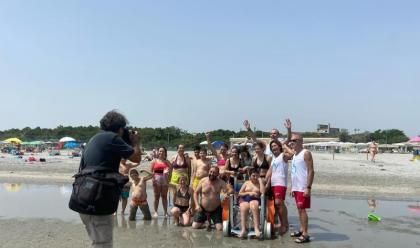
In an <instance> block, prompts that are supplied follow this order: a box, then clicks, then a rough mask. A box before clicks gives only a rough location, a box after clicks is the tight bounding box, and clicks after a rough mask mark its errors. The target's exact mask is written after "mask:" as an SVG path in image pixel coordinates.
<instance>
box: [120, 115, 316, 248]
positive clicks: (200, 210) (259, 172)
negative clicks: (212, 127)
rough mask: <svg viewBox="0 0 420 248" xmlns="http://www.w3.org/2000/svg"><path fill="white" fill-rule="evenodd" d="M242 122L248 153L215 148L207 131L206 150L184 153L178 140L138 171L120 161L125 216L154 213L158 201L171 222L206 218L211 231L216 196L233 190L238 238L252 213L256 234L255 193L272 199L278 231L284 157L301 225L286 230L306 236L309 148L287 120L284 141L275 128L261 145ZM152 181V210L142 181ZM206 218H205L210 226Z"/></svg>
mask: <svg viewBox="0 0 420 248" xmlns="http://www.w3.org/2000/svg"><path fill="white" fill-rule="evenodd" d="M244 126H245V128H246V129H247V130H248V132H249V136H250V138H251V139H252V142H253V150H254V154H253V155H251V153H250V151H249V150H248V147H247V146H239V147H238V146H234V147H232V148H231V149H230V150H229V147H228V145H226V144H222V145H221V146H220V150H216V149H215V148H214V147H213V146H212V145H211V143H212V142H211V138H210V135H209V133H206V138H207V144H208V146H207V149H206V148H203V147H200V146H197V147H195V148H194V155H193V156H192V157H189V156H188V155H187V154H186V153H185V147H184V145H182V144H181V145H178V147H177V153H176V155H175V156H173V157H172V158H170V159H168V158H167V149H166V148H165V147H160V148H157V149H156V151H157V154H156V156H154V158H153V159H152V160H151V162H150V170H141V171H140V173H141V174H142V175H143V176H142V177H139V172H138V171H137V170H136V169H133V168H134V167H136V166H138V165H139V164H138V163H137V164H132V163H129V162H127V161H126V160H124V159H123V160H122V161H121V164H120V173H122V174H125V175H129V176H130V179H131V180H130V182H129V183H128V184H127V186H126V187H124V189H123V191H122V196H121V197H122V210H121V213H122V214H124V211H125V208H126V206H127V199H128V196H129V191H130V185H132V187H133V190H132V191H133V194H132V198H131V202H130V215H129V220H135V216H136V211H137V208H140V209H141V211H142V213H143V219H144V220H150V219H151V218H152V217H154V218H156V217H158V213H157V212H158V207H159V203H160V201H161V202H162V207H163V211H164V216H165V217H169V216H170V215H172V216H173V220H174V224H176V225H181V226H190V225H192V227H193V228H201V227H202V226H203V224H204V223H205V222H206V221H208V220H210V221H211V222H212V223H213V224H214V226H215V228H216V230H222V221H223V220H222V201H221V199H223V198H224V197H226V196H227V195H228V194H235V195H236V196H237V198H238V204H239V207H240V219H241V222H240V223H241V232H240V234H239V237H240V238H246V237H247V219H248V217H249V216H248V215H249V213H250V212H251V214H252V215H253V220H254V221H253V222H254V230H255V235H256V236H257V237H261V238H262V232H261V230H260V221H262V220H260V217H259V216H260V215H259V211H260V206H261V196H262V195H265V196H266V198H267V199H268V200H271V201H273V202H274V206H275V208H274V209H275V213H274V218H275V219H276V220H279V221H278V223H279V224H278V225H276V226H275V228H277V229H278V231H279V233H280V235H284V234H285V233H287V231H288V229H289V223H288V217H287V215H288V214H287V207H286V205H285V199H286V193H287V187H288V170H289V161H291V179H292V183H291V185H292V188H291V190H290V196H291V197H294V198H295V201H296V205H297V208H298V212H299V220H300V224H301V228H300V230H299V231H297V232H294V233H291V236H292V237H296V240H295V241H296V242H297V243H305V242H308V241H309V240H310V238H309V234H308V216H307V213H306V209H307V208H310V192H311V185H312V182H313V177H314V170H313V161H312V156H311V153H310V152H309V151H307V150H304V149H303V146H302V145H303V140H302V137H301V136H300V135H299V134H295V133H292V132H291V122H290V120H286V122H285V127H286V129H287V130H288V138H287V140H280V133H279V131H278V130H277V129H273V130H272V131H271V134H270V137H271V141H270V143H269V144H266V143H265V142H264V141H260V140H258V139H257V138H256V136H255V134H254V133H253V132H252V130H251V127H250V124H249V122H248V121H244ZM208 150H210V151H211V153H212V154H213V155H214V156H215V161H216V163H215V164H212V160H211V159H209V158H208V152H207V151H208ZM148 180H152V181H153V189H154V202H153V214H151V213H150V210H149V207H148V204H147V194H146V181H148ZM168 192H172V193H171V194H170V195H171V196H172V200H173V204H172V205H173V207H172V209H170V210H168ZM210 224H211V223H209V225H210Z"/></svg>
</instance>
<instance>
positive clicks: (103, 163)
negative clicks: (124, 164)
mask: <svg viewBox="0 0 420 248" xmlns="http://www.w3.org/2000/svg"><path fill="white" fill-rule="evenodd" d="M133 153H134V149H133V148H132V147H131V146H129V145H128V144H127V143H125V142H124V141H123V139H122V138H121V137H120V136H118V134H116V133H114V132H107V131H101V132H100V133H98V134H96V135H95V136H93V137H92V138H91V139H90V140H89V142H88V143H87V145H86V147H85V150H84V151H83V155H82V159H81V161H80V168H81V169H84V168H86V167H88V168H92V167H102V168H104V169H105V168H106V169H110V170H111V171H115V172H118V168H119V166H120V161H121V159H122V158H124V159H127V158H129V157H130V156H131V155H132V154H133Z"/></svg>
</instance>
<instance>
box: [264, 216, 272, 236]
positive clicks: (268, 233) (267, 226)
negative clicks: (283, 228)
mask: <svg viewBox="0 0 420 248" xmlns="http://www.w3.org/2000/svg"><path fill="white" fill-rule="evenodd" d="M263 234H264V239H271V223H270V222H268V221H266V220H264V233H263Z"/></svg>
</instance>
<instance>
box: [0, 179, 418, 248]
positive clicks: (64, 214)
mask: <svg viewBox="0 0 420 248" xmlns="http://www.w3.org/2000/svg"><path fill="white" fill-rule="evenodd" d="M148 193H149V194H148V195H150V196H152V195H153V194H152V193H151V192H148ZM70 194H71V185H47V186H46V185H25V184H5V183H1V184H0V215H1V217H2V218H50V219H60V220H65V221H75V222H77V223H80V218H79V215H78V214H77V213H75V212H73V211H71V210H70V209H69V208H68V200H69V197H70ZM149 198H150V199H149V200H153V199H152V198H153V197H149ZM313 200H314V201H313V206H314V207H313V209H311V210H310V211H309V225H310V232H311V233H312V237H313V238H314V240H313V242H312V243H313V244H314V245H315V246H316V247H319V246H322V247H344V246H345V247H372V246H374V245H372V243H369V242H368V243H364V242H366V240H367V237H371V236H380V239H377V240H376V239H375V242H376V243H378V242H379V243H378V246H376V247H382V246H384V247H393V246H396V245H397V244H396V242H400V241H403V243H404V244H405V247H413V244H415V242H414V243H413V241H414V240H416V241H417V239H418V236H416V235H414V234H411V233H420V229H419V227H418V224H417V223H418V220H419V216H418V214H420V204H419V202H406V201H385V200H381V203H380V207H379V208H378V200H377V199H369V200H366V199H364V200H361V199H340V198H325V197H324V198H323V197H314V199H313ZM149 204H150V202H149ZM366 204H367V205H368V209H369V210H371V211H375V213H378V214H379V215H381V216H383V217H384V221H382V222H381V223H378V224H376V225H369V224H368V223H367V221H366V210H367V208H366ZM150 205H151V204H150ZM28 206H29V207H30V211H27V207H28ZM160 213H161V214H163V212H160ZM138 215H139V216H138V218H137V219H138V220H137V221H129V220H128V215H124V216H123V215H120V214H118V215H117V216H115V217H114V231H115V233H116V234H115V238H116V244H119V245H118V246H116V247H138V246H140V247H167V246H169V247H171V246H172V247H243V246H250V247H278V246H282V247H296V246H295V245H294V243H293V240H292V239H290V237H288V236H284V237H281V238H278V239H276V240H266V241H264V242H258V241H255V240H246V241H241V240H239V239H237V238H223V237H222V233H221V232H216V231H211V232H208V231H206V229H202V230H194V229H192V228H191V227H176V226H174V225H173V221H172V219H171V218H167V219H165V218H163V217H160V218H157V219H153V220H152V221H144V220H141V217H142V215H141V213H140V212H139V214H138ZM289 217H290V218H289V220H290V222H291V225H292V229H294V230H296V228H298V218H297V212H296V209H295V208H294V205H293V204H292V205H290V206H289ZM385 217H386V218H385ZM407 230H410V231H411V233H410V232H407ZM310 246H312V244H311V245H310Z"/></svg>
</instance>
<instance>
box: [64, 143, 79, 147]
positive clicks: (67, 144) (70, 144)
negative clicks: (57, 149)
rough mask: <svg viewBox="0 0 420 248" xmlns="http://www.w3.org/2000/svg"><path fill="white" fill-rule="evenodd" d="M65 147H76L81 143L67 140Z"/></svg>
mask: <svg viewBox="0 0 420 248" xmlns="http://www.w3.org/2000/svg"><path fill="white" fill-rule="evenodd" d="M63 147H64V148H76V147H79V143H76V142H67V143H66V144H64V146H63Z"/></svg>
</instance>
